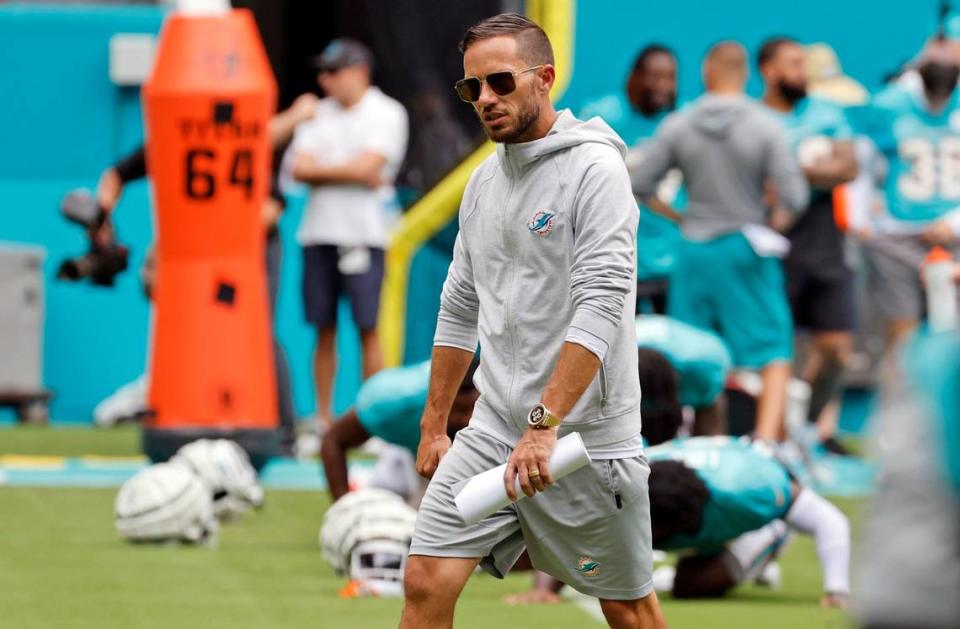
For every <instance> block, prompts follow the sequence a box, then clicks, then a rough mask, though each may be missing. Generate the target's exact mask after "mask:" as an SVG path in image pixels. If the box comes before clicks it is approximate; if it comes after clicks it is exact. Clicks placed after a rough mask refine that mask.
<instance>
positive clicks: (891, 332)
mask: <svg viewBox="0 0 960 629" xmlns="http://www.w3.org/2000/svg"><path fill="white" fill-rule="evenodd" d="M916 327H917V322H916V320H915V319H894V320H892V321H888V322H887V347H886V349H887V350H889V349H890V348H892V347H895V346H896V345H898V344H899V343H900V341H901V340H902V339H903V338H904V337H905V336H906V335H907V334H909V333H910V332H912V331H913V329H914V328H916Z"/></svg>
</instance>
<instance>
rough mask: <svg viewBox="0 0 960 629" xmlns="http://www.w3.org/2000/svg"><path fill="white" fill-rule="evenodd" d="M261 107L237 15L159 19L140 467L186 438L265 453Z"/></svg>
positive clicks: (266, 89)
mask: <svg viewBox="0 0 960 629" xmlns="http://www.w3.org/2000/svg"><path fill="white" fill-rule="evenodd" d="M275 101H276V84H275V82H274V80H273V75H272V73H271V71H270V66H269V63H268V61H267V56H266V53H265V52H264V49H263V45H262V44H261V41H260V37H259V34H258V32H257V27H256V24H255V23H254V20H253V16H252V14H251V13H250V12H249V11H246V10H234V11H226V12H222V13H219V14H215V15H200V16H194V15H184V14H181V13H175V14H173V15H171V16H170V18H168V20H167V21H166V23H165V24H164V27H163V31H162V33H161V36H160V43H159V47H158V51H157V57H156V62H155V64H154V67H153V71H152V73H151V75H150V78H149V80H148V82H147V84H146V86H145V87H144V107H145V111H146V120H147V143H146V144H147V164H148V167H149V170H150V173H151V176H152V179H153V186H154V205H155V211H156V222H155V224H156V228H157V275H156V283H155V286H154V293H153V300H154V318H153V330H152V341H151V342H152V347H151V355H150V367H149V375H150V393H149V406H150V409H151V416H150V418H149V419H148V420H147V422H146V424H145V426H144V437H143V439H144V450H145V452H146V454H147V455H148V456H149V457H150V458H151V459H152V460H154V461H157V460H165V459H167V458H169V456H171V455H172V454H173V453H174V452H175V451H176V450H177V448H178V447H179V446H181V445H183V444H184V443H186V442H189V441H192V440H194V439H197V438H200V437H224V438H229V439H234V440H235V441H237V442H239V443H240V444H241V445H242V446H243V447H244V448H245V449H247V451H248V452H249V453H250V455H251V458H252V459H253V460H254V462H255V464H261V465H262V464H263V462H265V461H266V459H267V458H268V457H269V456H270V454H271V452H272V450H273V448H274V447H275V443H276V427H277V403H276V395H277V394H276V383H275V380H274V363H273V353H272V344H271V333H270V315H269V306H268V299H267V286H266V272H265V261H264V227H263V223H262V219H261V216H262V206H263V202H264V199H265V197H266V195H267V193H268V191H269V185H270V160H271V150H272V149H271V144H270V139H269V134H268V123H269V120H270V117H271V116H272V114H273V111H274V106H275Z"/></svg>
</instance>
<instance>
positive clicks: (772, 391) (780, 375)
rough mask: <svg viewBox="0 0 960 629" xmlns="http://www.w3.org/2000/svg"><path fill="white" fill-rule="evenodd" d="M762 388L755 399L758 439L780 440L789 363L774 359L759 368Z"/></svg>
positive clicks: (785, 405)
mask: <svg viewBox="0 0 960 629" xmlns="http://www.w3.org/2000/svg"><path fill="white" fill-rule="evenodd" d="M760 375H761V377H762V378H763V390H762V391H761V392H760V398H759V399H758V400H757V429H756V436H757V438H758V439H766V440H771V441H780V440H782V439H783V438H784V437H785V436H786V435H785V434H784V425H783V424H784V411H785V410H786V408H787V384H788V383H789V381H790V363H788V362H785V361H776V362H772V363H769V364H767V365H766V366H765V367H763V368H762V369H761V370H760Z"/></svg>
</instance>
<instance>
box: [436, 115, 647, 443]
mask: <svg viewBox="0 0 960 629" xmlns="http://www.w3.org/2000/svg"><path fill="white" fill-rule="evenodd" d="M625 153H626V147H625V146H624V144H623V141H622V140H621V139H620V138H619V137H618V136H617V134H616V133H614V132H613V130H612V129H610V127H608V126H607V125H606V124H605V123H604V122H603V121H602V120H600V119H599V118H593V119H592V120H590V121H589V122H583V121H580V120H578V119H577V118H575V117H574V116H573V115H572V114H571V113H570V112H569V111H567V110H564V111H562V112H561V113H560V115H559V117H558V118H557V121H556V122H555V123H554V125H553V128H552V129H551V130H550V132H549V133H548V134H547V135H546V136H545V137H544V138H542V139H539V140H534V141H533V142H527V143H523V144H499V145H498V146H497V153H496V154H495V155H491V156H490V157H489V158H487V159H486V160H485V161H484V162H483V163H482V164H481V165H480V166H479V168H477V170H476V171H474V173H473V175H472V176H471V177H470V181H469V182H468V183H467V187H466V190H465V191H464V195H463V201H462V203H461V205H460V233H459V235H458V236H457V240H456V244H455V245H454V251H453V263H452V264H451V265H450V270H449V272H448V274H447V280H446V282H445V283H444V286H443V295H442V297H441V300H440V314H439V316H438V318H437V330H436V335H435V337H434V344H435V345H446V346H452V347H459V348H461V349H465V350H467V351H471V352H472V351H474V350H475V349H476V347H477V341H478V337H479V342H480V347H481V348H482V354H481V361H480V369H479V370H478V373H477V378H476V382H477V387H478V390H479V391H480V399H479V401H478V402H477V405H476V408H475V410H474V413H473V419H472V420H471V422H470V424H471V425H472V426H477V427H479V428H480V429H482V430H485V431H487V432H489V433H491V434H493V435H494V436H496V437H498V438H500V439H501V440H503V441H505V442H506V443H509V444H511V445H512V444H515V443H516V441H517V440H518V439H519V438H520V436H521V435H522V434H523V433H524V432H526V430H527V423H526V420H527V413H528V411H529V410H530V409H531V408H532V407H533V406H534V405H535V404H537V403H538V402H539V401H540V395H541V393H542V392H543V389H544V388H545V387H546V385H547V382H548V381H549V379H550V376H551V375H552V374H553V370H554V367H555V366H556V362H557V357H558V356H559V353H560V348H561V346H562V345H563V343H564V341H570V342H572V343H577V344H579V345H582V346H583V347H585V348H587V349H588V350H590V351H591V352H593V353H594V354H595V355H596V356H597V357H598V358H599V359H600V361H601V363H602V367H601V369H600V371H599V372H598V374H597V376H596V377H595V379H594V381H593V383H592V384H591V385H590V386H589V387H588V388H587V390H586V392H584V394H583V395H582V397H581V398H580V400H579V401H578V402H577V404H576V405H575V406H574V408H573V410H572V411H571V412H570V414H569V415H568V416H567V417H566V418H565V420H564V422H563V425H562V426H561V428H560V435H561V436H562V435H564V434H566V433H567V432H570V431H577V432H579V433H580V434H581V436H582V437H583V440H584V443H585V444H586V446H587V448H588V450H598V451H602V452H603V453H605V454H607V455H609V453H610V452H611V451H616V450H617V447H616V446H617V444H630V447H629V448H627V449H630V450H631V451H629V452H626V451H625V452H622V453H621V452H617V455H619V456H632V455H635V454H637V453H638V452H639V447H636V446H635V445H634V444H636V443H638V442H639V439H638V437H639V434H640V385H639V380H638V378H637V347H636V338H635V331H634V317H633V304H634V301H635V299H636V297H635V294H636V283H635V282H636V280H635V279H634V275H635V269H636V245H635V240H634V238H635V231H636V226H637V220H638V214H639V210H638V208H637V204H636V201H635V200H634V198H633V195H632V193H631V190H630V180H629V175H628V174H627V170H626V166H625V165H624V162H623V157H624V155H625ZM609 458H615V457H613V456H610V457H609Z"/></svg>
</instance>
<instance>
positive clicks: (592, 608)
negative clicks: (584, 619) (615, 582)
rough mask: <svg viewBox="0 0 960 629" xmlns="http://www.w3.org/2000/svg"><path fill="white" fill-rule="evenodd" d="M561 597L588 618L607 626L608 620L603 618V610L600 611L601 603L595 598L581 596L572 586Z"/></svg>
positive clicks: (565, 588)
mask: <svg viewBox="0 0 960 629" xmlns="http://www.w3.org/2000/svg"><path fill="white" fill-rule="evenodd" d="M560 596H561V597H563V598H565V599H566V600H568V601H570V602H571V603H573V604H574V605H576V606H577V607H579V608H580V610H581V611H583V613H585V614H586V615H587V616H590V617H591V618H593V619H594V620H596V621H598V622H599V623H601V624H603V625H606V624H607V620H606V619H605V618H604V617H603V610H601V609H600V601H599V600H597V599H595V598H594V597H592V596H587V595H586V594H581V593H580V592H577V591H576V590H575V589H573V588H572V587H570V586H567V587H564V588H563V591H561V592H560Z"/></svg>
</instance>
